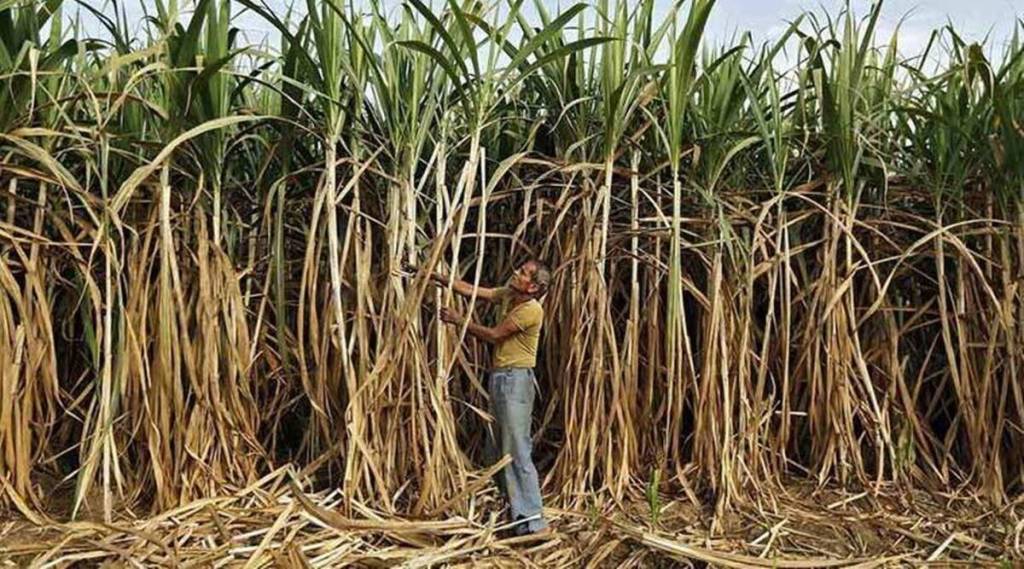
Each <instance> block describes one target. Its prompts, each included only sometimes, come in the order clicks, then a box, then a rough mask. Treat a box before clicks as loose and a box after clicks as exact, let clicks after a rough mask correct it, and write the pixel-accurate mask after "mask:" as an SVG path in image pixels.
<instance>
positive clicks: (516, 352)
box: [494, 288, 544, 368]
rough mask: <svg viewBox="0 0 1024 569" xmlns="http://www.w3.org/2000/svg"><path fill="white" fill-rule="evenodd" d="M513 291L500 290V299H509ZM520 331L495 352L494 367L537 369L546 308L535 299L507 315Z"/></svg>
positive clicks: (507, 339) (520, 305)
mask: <svg viewBox="0 0 1024 569" xmlns="http://www.w3.org/2000/svg"><path fill="white" fill-rule="evenodd" d="M511 292H512V291H511V290H508V289H507V288H503V289H499V295H500V296H499V299H502V298H504V299H507V298H508V297H509V296H510V294H511ZM505 318H509V319H511V320H512V322H513V323H514V324H515V325H516V328H518V329H519V331H518V332H516V333H515V334H512V335H511V336H509V337H508V338H505V341H503V342H501V343H500V344H498V345H497V346H496V347H495V350H494V367H495V368H503V367H529V368H532V367H536V366H537V343H538V341H539V340H540V328H541V325H542V324H543V323H544V307H543V306H541V304H540V302H538V301H537V299H535V298H531V299H530V300H527V301H526V302H523V303H522V304H519V305H516V306H515V307H514V308H513V309H512V310H509V311H507V312H506V313H505Z"/></svg>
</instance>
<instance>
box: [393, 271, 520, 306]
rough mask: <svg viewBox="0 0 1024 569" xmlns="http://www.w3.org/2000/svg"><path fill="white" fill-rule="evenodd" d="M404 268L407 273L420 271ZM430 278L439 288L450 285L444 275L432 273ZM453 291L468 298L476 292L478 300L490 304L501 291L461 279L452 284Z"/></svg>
mask: <svg viewBox="0 0 1024 569" xmlns="http://www.w3.org/2000/svg"><path fill="white" fill-rule="evenodd" d="M404 268H405V269H406V270H407V271H410V272H413V273H415V272H418V271H419V268H418V267H416V266H414V265H409V264H407V263H406V264H404ZM429 278H430V282H432V283H434V284H435V285H437V286H445V285H447V284H448V277H446V276H444V275H442V274H441V273H430V275H429ZM452 290H453V291H455V292H456V294H460V295H462V296H464V297H466V298H469V297H471V296H473V291H474V290H476V297H477V298H481V299H483V300H486V301H489V302H494V301H495V300H496V299H497V298H498V297H499V296H500V293H499V292H498V290H499V289H496V288H488V287H483V286H473V283H468V282H466V281H464V280H460V279H455V282H454V283H452Z"/></svg>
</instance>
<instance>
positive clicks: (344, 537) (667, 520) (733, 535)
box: [0, 467, 1024, 568]
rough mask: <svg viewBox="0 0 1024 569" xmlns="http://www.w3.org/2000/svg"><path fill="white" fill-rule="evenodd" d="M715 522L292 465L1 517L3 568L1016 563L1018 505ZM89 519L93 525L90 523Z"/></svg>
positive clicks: (959, 504) (744, 510)
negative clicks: (117, 503) (105, 517)
mask: <svg viewBox="0 0 1024 569" xmlns="http://www.w3.org/2000/svg"><path fill="white" fill-rule="evenodd" d="M779 494H780V495H773V496H771V497H770V498H768V499H765V500H763V503H762V504H760V505H755V504H744V505H741V506H738V507H737V508H735V509H736V510H737V512H738V513H735V514H732V515H730V516H725V517H724V518H723V519H722V520H721V523H720V524H719V525H720V527H718V528H715V531H714V532H712V528H710V527H709V523H708V522H709V521H710V520H711V519H712V518H713V516H712V513H713V512H712V510H711V509H710V508H707V507H698V506H697V505H694V504H693V503H692V502H691V501H689V500H682V501H668V502H664V503H662V504H660V505H659V506H658V507H660V511H661V513H660V515H659V516H658V517H657V519H656V520H655V519H654V518H653V517H652V515H651V504H650V502H649V501H647V500H645V499H643V498H642V496H641V495H638V496H637V498H636V499H635V500H631V501H630V502H629V503H627V504H619V505H615V504H603V505H602V504H591V505H590V506H588V507H586V508H583V509H582V510H574V511H570V510H566V509H560V508H550V509H549V510H548V515H549V517H550V518H551V519H552V521H553V526H554V527H555V529H556V532H555V533H554V534H553V535H551V536H550V537H546V538H537V539H529V538H509V537H504V535H505V532H504V531H503V526H502V517H501V512H500V503H499V502H498V501H496V500H495V496H494V493H493V492H492V491H490V490H487V491H482V492H480V493H479V494H477V495H475V496H473V497H472V498H470V499H468V500H466V502H468V504H469V509H468V510H467V515H466V516H456V517H450V518H447V519H434V520H431V521H417V520H408V519H400V518H396V517H394V516H387V515H386V514H384V513H382V512H376V511H373V510H371V509H369V508H366V507H363V506H361V505H360V504H358V503H352V504H351V505H350V508H351V509H350V510H348V511H349V512H350V514H349V515H348V516H343V515H341V514H340V513H339V512H342V511H345V510H344V507H343V499H342V497H341V496H340V495H339V494H338V493H337V492H332V493H326V492H324V493H318V494H306V493H302V492H300V491H299V486H298V485H297V484H296V482H295V478H294V476H293V474H292V471H291V469H290V468H287V467H286V468H282V469H280V470H278V471H277V472H275V473H273V474H271V475H269V476H268V477H266V478H264V479H263V480H262V481H261V482H260V483H258V484H255V485H253V486H250V487H248V488H244V489H239V490H238V491H237V492H236V493H235V494H234V495H232V496H224V497H220V498H212V499H206V500H201V501H197V502H193V503H191V504H187V505H185V506H182V507H180V508H178V509H176V510H174V511H171V512H167V513H164V514H162V515H159V516H155V517H150V518H138V519H134V518H128V517H126V518H124V519H119V520H116V521H114V522H113V523H104V522H102V521H98V520H94V521H77V522H66V523H61V522H57V521H55V520H54V519H52V518H53V517H56V515H60V512H55V513H54V516H52V517H51V516H45V517H36V519H35V520H34V521H31V520H29V519H27V518H26V517H25V515H23V514H10V513H9V514H8V515H7V516H6V518H4V519H3V520H2V521H0V566H3V567H27V566H40V567H93V566H109V567H122V566H134V567H151V566H175V567H225V566H230V567H234V566H238V567H243V566H244V567H342V566H346V567H347V566H355V567H391V566H402V567H427V566H452V567H521V566H525V567H544V568H548V567H590V566H593V567H704V566H715V567H718V566H721V567H780V568H781V567H916V566H928V567H943V566H955V567H1020V566H1024V555H1022V551H1024V549H1022V546H1021V533H1022V530H1024V517H1021V516H1020V511H1021V508H1022V507H1024V499H1021V500H1018V501H1016V502H1014V503H1011V504H1009V505H1007V506H1006V507H1003V508H999V509H992V508H989V507H985V506H984V505H983V504H982V503H981V502H980V501H979V500H976V499H973V498H970V497H967V496H952V495H950V496H945V497H943V496H936V495H928V494H925V493H920V492H902V491H896V490H895V489H883V490H882V491H880V492H877V493H874V492H859V493H840V492H837V491H833V490H819V491H817V492H815V491H814V489H813V488H812V487H810V486H808V485H806V484H802V483H798V482H794V483H792V484H791V485H789V486H787V489H786V491H785V492H780V493H779ZM86 517H88V516H86Z"/></svg>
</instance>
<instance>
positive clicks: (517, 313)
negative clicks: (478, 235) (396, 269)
mask: <svg viewBox="0 0 1024 569" xmlns="http://www.w3.org/2000/svg"><path fill="white" fill-rule="evenodd" d="M407 269H408V270H413V271H414V270H415V267H411V266H408V267H407ZM430 279H431V281H433V283H434V284H436V285H438V286H445V285H447V283H448V279H447V278H445V277H444V276H443V275H440V274H438V273H433V274H431V275H430ZM550 282H551V272H550V271H549V270H548V269H547V267H545V266H544V265H543V264H541V263H540V262H538V261H536V260H532V259H531V260H529V261H527V262H526V263H523V264H522V265H521V266H520V267H519V268H517V269H516V270H515V271H514V272H513V273H512V277H511V278H510V279H509V280H508V283H507V284H506V286H503V287H498V288H485V287H476V286H474V285H473V284H472V283H467V282H465V281H462V280H455V281H454V284H453V287H452V288H453V290H454V291H455V292H456V293H458V294H460V295H462V296H466V297H469V296H472V295H473V294H474V292H475V293H476V296H477V298H479V299H482V300H485V301H488V302H507V305H506V308H505V311H504V315H503V318H502V320H501V322H500V323H499V324H498V325H497V326H493V327H491V326H484V325H481V324H478V323H476V322H473V321H472V320H470V319H468V318H465V317H463V316H462V315H461V314H459V313H458V312H456V311H455V310H453V309H451V308H442V309H441V320H442V321H444V322H445V323H448V324H453V325H456V326H461V325H462V324H463V323H465V322H468V325H467V330H468V332H469V333H470V334H472V335H473V336H474V337H476V338H479V339H480V340H483V341H485V342H488V343H490V344H492V345H494V363H493V366H492V367H491V371H490V374H489V378H488V385H487V389H488V392H489V393H490V395H491V406H492V411H493V413H494V416H495V420H496V424H495V429H494V431H495V438H496V439H497V440H496V441H495V442H493V443H492V444H493V447H492V448H494V447H496V449H497V450H500V455H499V456H502V455H505V454H508V455H511V457H512V462H511V463H510V464H508V465H506V466H505V468H503V469H502V471H501V473H500V475H499V477H500V480H501V481H502V482H503V484H502V485H503V486H504V490H505V493H506V494H507V496H508V501H509V506H510V509H511V511H512V520H513V521H514V522H516V523H515V526H514V528H513V530H514V531H515V533H516V534H518V535H527V534H535V535H536V534H540V535H543V534H547V533H548V532H549V531H550V530H549V529H548V524H547V522H546V521H545V520H544V516H543V512H542V506H541V495H540V482H539V480H538V476H537V469H536V467H535V466H534V464H533V459H532V458H531V456H530V452H531V450H532V446H533V445H532V439H531V437H530V420H531V416H532V413H533V399H534V381H535V379H534V378H535V375H534V370H533V368H534V367H536V365H537V342H538V339H539V338H540V329H541V326H542V324H543V320H544V308H543V306H541V303H540V301H539V299H540V298H541V297H542V296H544V294H545V293H546V292H547V289H548V285H549V284H550Z"/></svg>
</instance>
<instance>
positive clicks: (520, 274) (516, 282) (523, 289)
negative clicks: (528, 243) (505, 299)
mask: <svg viewBox="0 0 1024 569" xmlns="http://www.w3.org/2000/svg"><path fill="white" fill-rule="evenodd" d="M536 270H537V265H536V264H535V263H532V262H527V263H523V264H522V265H519V268H517V269H516V270H514V271H512V277H511V278H510V279H509V280H508V286H509V287H511V288H512V289H514V290H516V291H518V292H520V293H523V294H533V293H534V292H536V290H537V285H536V284H534V282H533V273H534V272H536Z"/></svg>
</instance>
